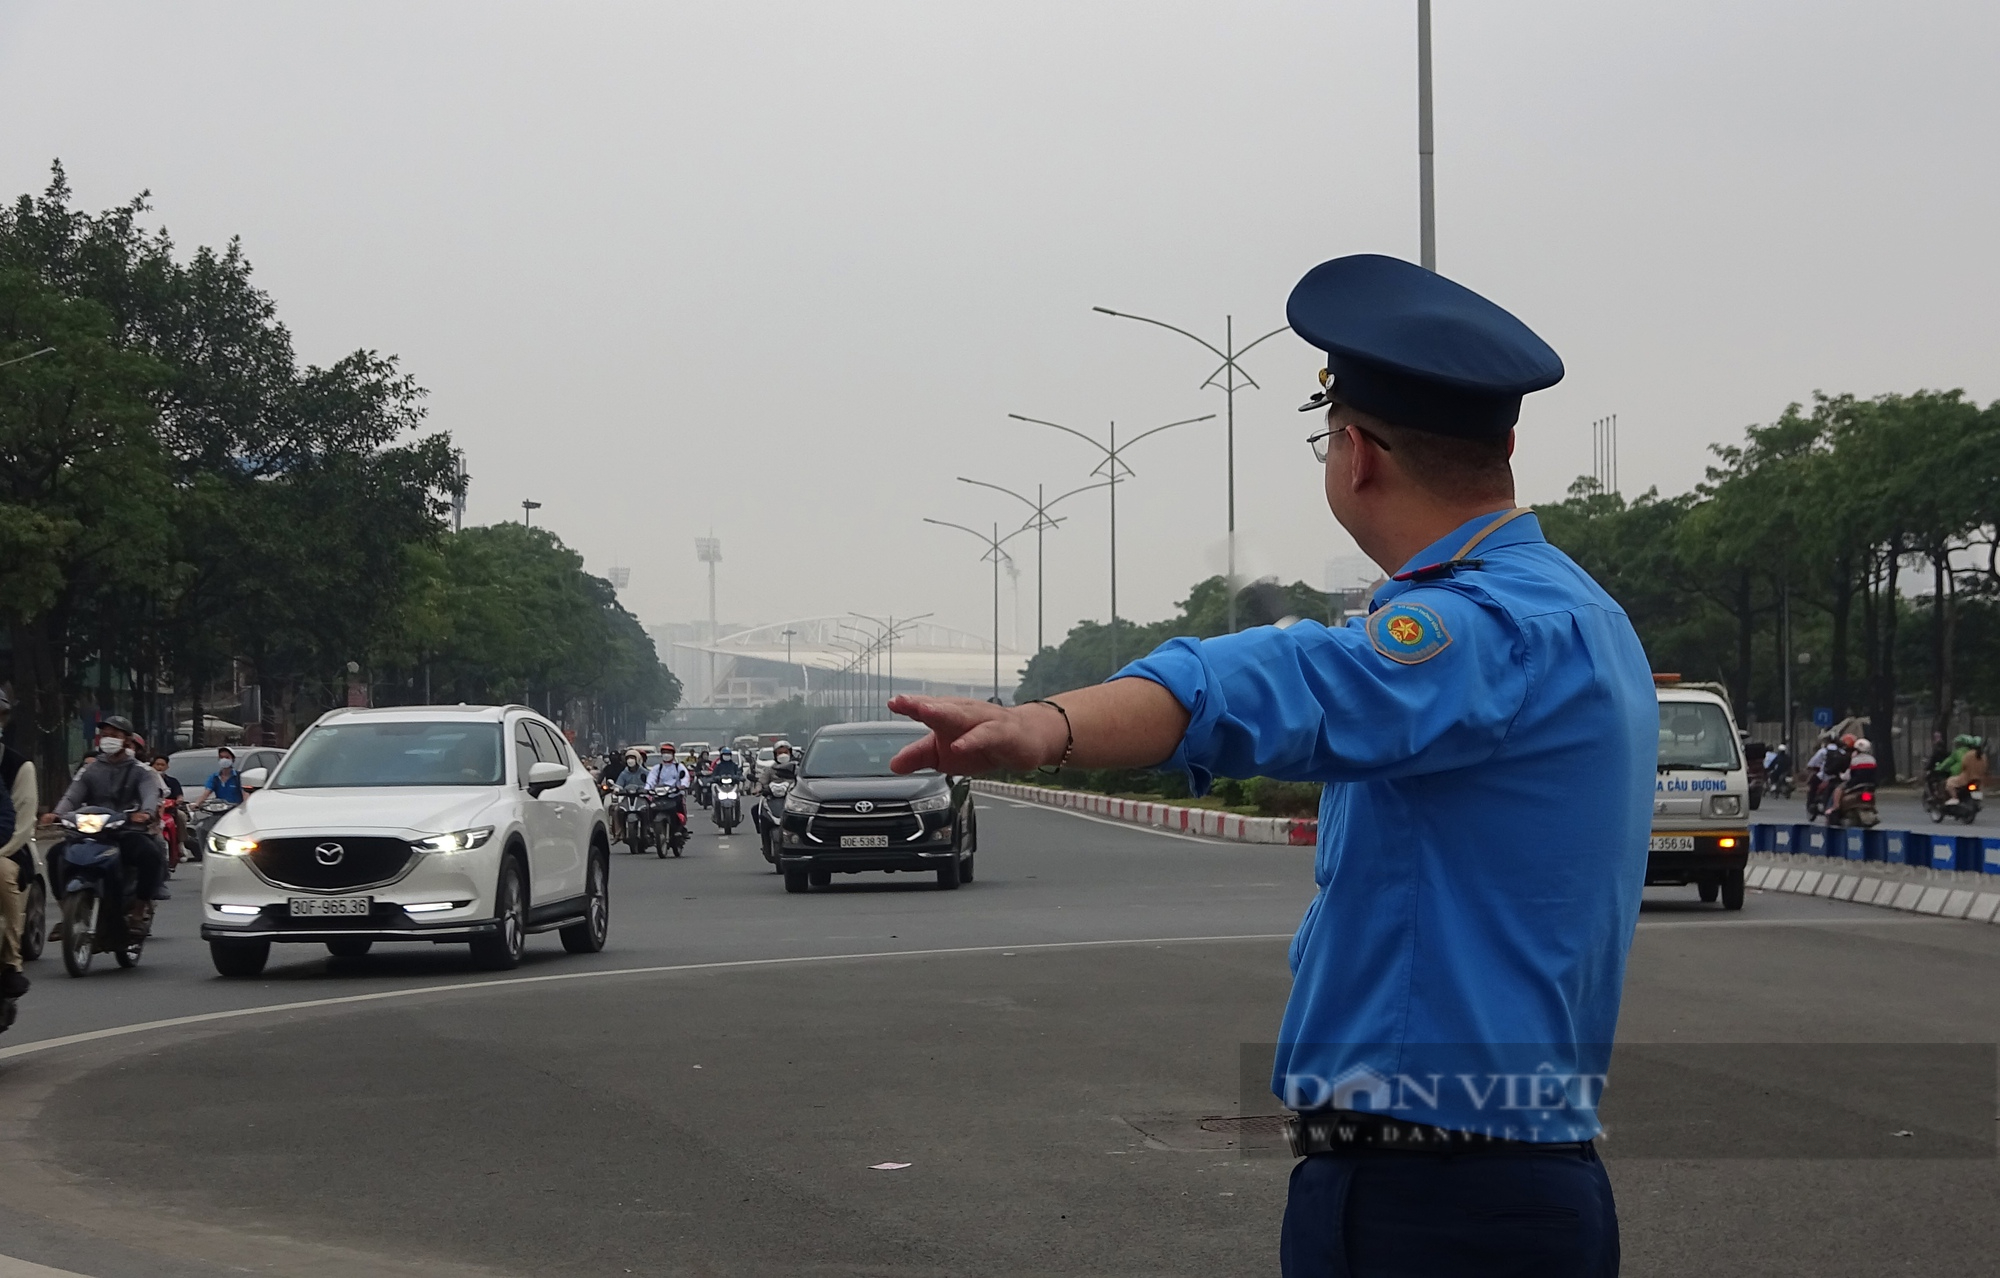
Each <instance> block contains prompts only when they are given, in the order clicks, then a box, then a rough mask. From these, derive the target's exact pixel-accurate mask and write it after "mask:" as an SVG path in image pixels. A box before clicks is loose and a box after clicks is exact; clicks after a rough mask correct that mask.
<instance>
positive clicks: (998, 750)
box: [889, 695, 1068, 776]
mask: <svg viewBox="0 0 2000 1278" xmlns="http://www.w3.org/2000/svg"><path fill="white" fill-rule="evenodd" d="M889 709H890V710H892V711H894V712H895V713H897V714H900V715H905V716H907V717H909V718H911V719H915V720H916V721H917V722H918V723H921V724H923V725H924V726H925V727H926V728H929V729H930V730H931V732H930V735H929V736H927V737H925V738H924V739H923V740H921V741H918V742H916V743H914V744H912V745H908V746H905V747H903V749H902V750H901V751H899V752H898V753H897V755H896V757H895V758H893V759H891V760H889V770H890V771H891V772H899V773H900V772H916V771H918V770H919V769H922V768H934V769H936V770H937V771H939V772H945V773H949V774H951V775H953V776H966V775H970V774H974V773H980V772H1025V771H1027V770H1028V769H1030V768H1038V767H1041V766H1042V765H1043V764H1047V763H1054V762H1055V761H1056V760H1057V759H1059V758H1061V757H1062V751H1063V743H1064V742H1065V741H1067V740H1068V732H1067V729H1066V728H1065V727H1064V725H1063V719H1062V716H1061V715H1060V714H1058V713H1057V712H1056V711H1054V710H1052V709H1050V708H1049V707H1047V706H1034V705H1027V706H1011V707H1010V706H996V705H994V704H993V703H992V702H990V701H974V700H972V699H971V698H968V697H915V696H908V695H903V696H895V697H891V698H889Z"/></svg>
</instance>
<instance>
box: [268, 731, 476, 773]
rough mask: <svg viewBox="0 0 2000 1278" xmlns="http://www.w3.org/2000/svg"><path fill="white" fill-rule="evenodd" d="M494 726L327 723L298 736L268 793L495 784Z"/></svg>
mask: <svg viewBox="0 0 2000 1278" xmlns="http://www.w3.org/2000/svg"><path fill="white" fill-rule="evenodd" d="M501 780H502V775H501V753H500V725H499V724H497V723H463V722H460V723H449V722H447V723H330V724H326V725H324V726H322V727H318V728H314V729H313V730H312V731H311V732H308V733H306V735H305V736H304V737H302V738H300V740H299V743H298V745H297V746H296V747H294V748H293V750H292V752H291V753H290V754H288V755H286V756H285V762H284V765H283V766H282V767H280V768H279V769H278V775H277V776H275V777H273V778H272V780H271V788H272V789H274V790H319V789H330V788H333V787H336V786H388V785H499V784H500V782H501Z"/></svg>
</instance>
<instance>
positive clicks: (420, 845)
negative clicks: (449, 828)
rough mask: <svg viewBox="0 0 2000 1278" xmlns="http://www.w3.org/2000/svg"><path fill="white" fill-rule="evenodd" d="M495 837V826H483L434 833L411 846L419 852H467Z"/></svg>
mask: <svg viewBox="0 0 2000 1278" xmlns="http://www.w3.org/2000/svg"><path fill="white" fill-rule="evenodd" d="M492 837H493V827H492V826H490V825H487V826H481V827H480V828H479V829H477V830H458V831H455V832H453V833H451V834H433V835H432V836H431V837H429V838H428V839H418V840H417V841H416V842H415V843H412V844H411V845H410V846H411V847H413V848H415V849H416V850H417V851H419V852H430V853H433V854H435V853H440V852H466V851H470V850H471V849H473V848H476V847H478V846H479V845H480V844H482V843H484V842H486V840H488V839H490V838H492Z"/></svg>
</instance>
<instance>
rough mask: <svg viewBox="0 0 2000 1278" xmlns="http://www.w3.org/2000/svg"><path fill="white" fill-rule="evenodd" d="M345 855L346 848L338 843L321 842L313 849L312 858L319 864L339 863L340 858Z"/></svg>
mask: <svg viewBox="0 0 2000 1278" xmlns="http://www.w3.org/2000/svg"><path fill="white" fill-rule="evenodd" d="M346 855H347V849H346V848H344V847H342V846H340V845H339V844H338V843H322V844H320V845H319V846H318V847H316V848H314V849H313V860H315V861H318V862H319V863H320V864H321V865H339V864H340V859H341V858H342V857H344V856H346Z"/></svg>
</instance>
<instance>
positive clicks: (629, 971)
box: [0, 932, 1292, 1278]
mask: <svg viewBox="0 0 2000 1278" xmlns="http://www.w3.org/2000/svg"><path fill="white" fill-rule="evenodd" d="M1291 939H1292V934H1291V933H1290V932H1253V933H1246V934H1243V935H1237V936H1147V937H1137V938H1134V939H1132V940H1116V941H1031V942H1028V943H1027V944H1023V945H958V946H951V947H949V948H944V949H929V950H873V951H869V952H866V953H860V954H801V955H794V956H792V957H789V958H763V959H725V960H718V961H715V962H710V963H666V964H661V965H659V966H655V967H619V968H611V969H609V970H607V971H601V972H554V973H551V974H549V975H547V976H510V977H505V978H502V979H500V980H496V981H478V980H474V981H455V982H453V983H451V984H449V985H419V986H414V987H412V988H410V989H405V990H377V991H375V992H374V993H372V994H342V995H339V996H336V997H333V998H312V999H302V1000H300V1001H297V1002H292V1003H265V1004H261V1005H259V1006H257V1007H235V1008H229V1009H227V1010H225V1011H220V1012H198V1013H195V1014H194V1015H191V1016H170V1017H167V1018H165V1019H163V1020H157V1021H136V1022H134V1023H132V1024H130V1025H113V1026H110V1027H108V1028H105V1029H96V1030H88V1031H86V1032H84V1033H81V1034H65V1035H63V1036H62V1037H60V1038H43V1039H37V1040H35V1041H34V1042H30V1043H17V1044H15V1045H14V1046H12V1047H6V1048H0V1061H6V1060H14V1059H16V1058H17V1057H22V1056H33V1055H35V1054H37V1053H39V1052H51V1051H54V1050H56V1049H57V1048H61V1047H74V1046H77V1045H78V1044H81V1043H95V1042H98V1041H100V1040H103V1039H109V1038H123V1037H125V1036H126V1035H128V1034H143V1033H145V1032H146V1031H148V1030H158V1029H175V1028H178V1027H179V1026H183V1025H206V1024H211V1023H213V1022H216V1021H229V1020H237V1019H239V1018H241V1017H246V1016H269V1015H272V1014H274V1013H277V1012H299V1011H306V1010H309V1009H311V1008H316V1007H340V1006H343V1005H346V1004H350V1003H380V1002H386V1001H388V1000H390V999H404V998H416V997H418V996H420V995H424V994H450V993H463V992H465V991H468V990H490V989H499V988H501V987H503V986H516V985H544V984H547V983H549V982H552V981H588V980H603V979H608V978H610V977H614V976H657V975H660V974H662V973H666V972H714V971H721V970H724V969H728V968H738V967H782V966H785V965H787V964H799V963H839V962H848V961H852V960H857V959H884V958H935V957H939V956H942V955H948V954H999V953H1002V952H1005V953H1009V954H1011V953H1016V952H1018V951H1021V950H1082V949H1092V948H1097V947H1102V946H1109V945H1191V944H1199V943H1202V942H1212V941H1289V940H1291ZM0 1278H4V1276H0Z"/></svg>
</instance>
